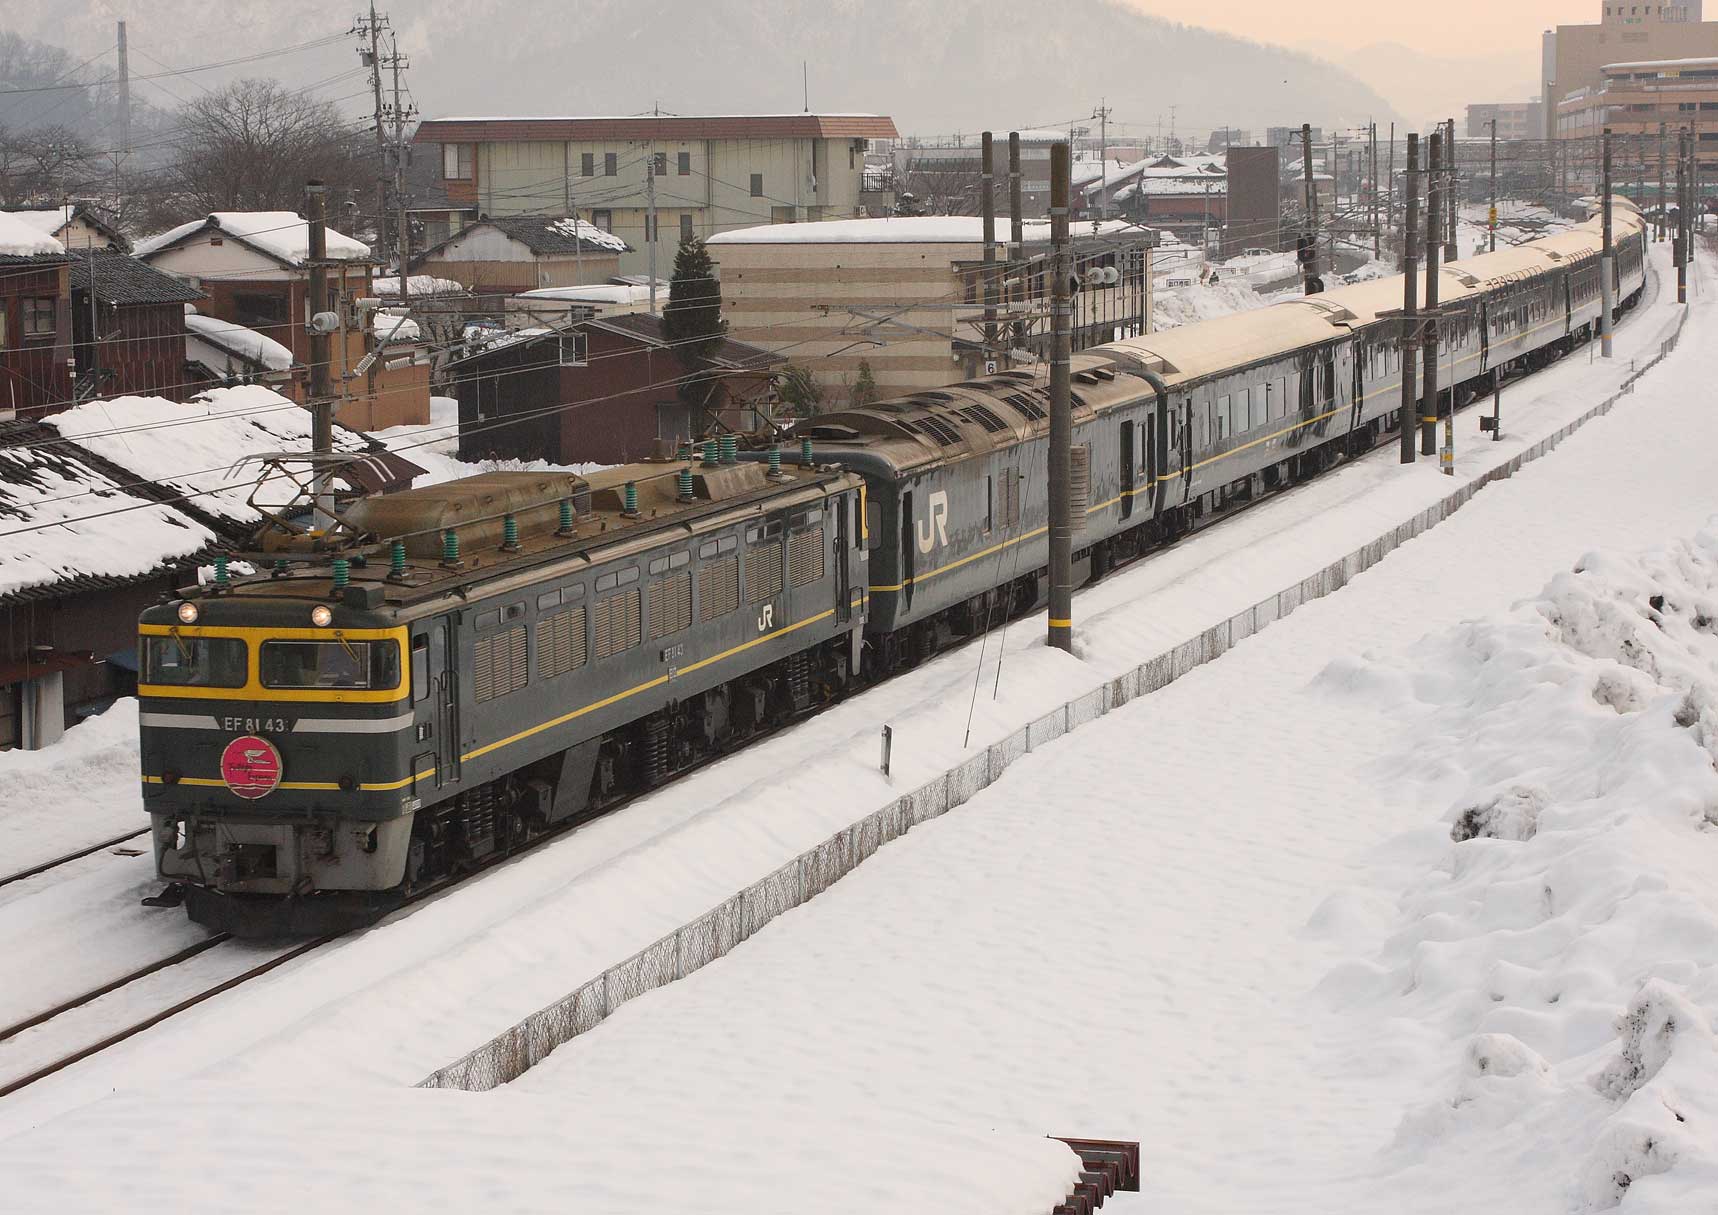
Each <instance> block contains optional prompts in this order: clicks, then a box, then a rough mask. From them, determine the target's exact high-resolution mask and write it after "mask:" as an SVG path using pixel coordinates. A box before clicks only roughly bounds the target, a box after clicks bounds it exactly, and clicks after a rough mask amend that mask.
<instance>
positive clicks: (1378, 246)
mask: <svg viewBox="0 0 1718 1215" xmlns="http://www.w3.org/2000/svg"><path fill="white" fill-rule="evenodd" d="M1371 142H1372V154H1371V162H1370V165H1369V166H1368V169H1367V175H1368V176H1369V177H1370V178H1371V179H1372V189H1371V190H1370V191H1369V192H1368V196H1367V197H1368V202H1369V205H1370V206H1371V208H1372V257H1373V260H1377V259H1378V258H1380V257H1383V256H1384V234H1383V233H1382V232H1381V231H1380V230H1379V228H1378V124H1377V123H1373V124H1372V126H1371Z"/></svg>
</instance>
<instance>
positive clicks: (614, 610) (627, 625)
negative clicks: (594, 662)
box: [592, 587, 639, 658]
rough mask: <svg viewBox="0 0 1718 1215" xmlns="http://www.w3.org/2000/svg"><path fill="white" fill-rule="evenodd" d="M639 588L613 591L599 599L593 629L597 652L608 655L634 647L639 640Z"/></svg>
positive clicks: (599, 654)
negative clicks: (617, 592)
mask: <svg viewBox="0 0 1718 1215" xmlns="http://www.w3.org/2000/svg"><path fill="white" fill-rule="evenodd" d="M638 606H639V594H638V588H637V587H634V588H633V589H632V590H630V591H622V592H621V593H620V594H618V595H610V596H609V597H608V598H607V599H600V600H598V601H597V603H596V605H595V607H594V608H593V609H592V610H593V612H594V613H595V618H594V621H593V623H594V626H595V627H594V628H593V630H592V631H593V632H594V633H595V634H596V656H597V657H598V658H607V657H609V656H610V655H611V654H619V653H622V652H623V651H625V650H630V649H632V647H633V646H635V645H637V644H638V630H639V623H638V615H639V613H638Z"/></svg>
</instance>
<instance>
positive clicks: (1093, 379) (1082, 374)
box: [1074, 371, 1098, 384]
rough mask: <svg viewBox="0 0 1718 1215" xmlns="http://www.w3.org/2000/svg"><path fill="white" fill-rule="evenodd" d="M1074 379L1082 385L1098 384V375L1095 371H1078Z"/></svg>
mask: <svg viewBox="0 0 1718 1215" xmlns="http://www.w3.org/2000/svg"><path fill="white" fill-rule="evenodd" d="M1074 379H1076V380H1078V381H1079V382H1080V383H1082V384H1096V383H1097V382H1098V373H1097V372H1095V371H1076V372H1075V373H1074Z"/></svg>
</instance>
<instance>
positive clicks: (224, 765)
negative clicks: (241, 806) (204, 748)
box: [221, 734, 281, 798]
mask: <svg viewBox="0 0 1718 1215" xmlns="http://www.w3.org/2000/svg"><path fill="white" fill-rule="evenodd" d="M280 769H281V764H280V752H279V751H277V750H275V746H274V744H273V743H271V742H269V741H268V739H266V738H258V737H257V736H256V735H254V734H245V735H242V736H240V737H238V738H235V739H233V741H232V742H230V743H228V744H227V747H226V750H224V751H222V752H221V779H222V780H224V781H226V782H227V788H229V789H231V790H232V791H233V792H234V793H236V794H238V795H239V796H240V797H243V798H258V797H266V796H268V795H269V794H270V793H273V792H274V791H275V789H276V788H278V787H279V785H280Z"/></svg>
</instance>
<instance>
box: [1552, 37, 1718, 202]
mask: <svg viewBox="0 0 1718 1215" xmlns="http://www.w3.org/2000/svg"><path fill="white" fill-rule="evenodd" d="M1600 73H1601V80H1602V83H1601V85H1600V87H1599V88H1597V89H1592V90H1587V89H1582V90H1580V91H1579V92H1578V93H1576V94H1575V95H1574V96H1572V97H1569V98H1566V99H1565V100H1563V101H1562V102H1561V103H1559V104H1558V106H1557V136H1558V138H1559V139H1562V140H1565V141H1577V140H1579V141H1584V142H1582V143H1579V144H1574V143H1571V144H1570V145H1569V149H1570V150H1569V154H1568V155H1567V156H1566V159H1567V160H1568V162H1569V170H1568V171H1569V172H1570V173H1572V174H1573V175H1574V180H1575V181H1577V182H1578V183H1579V184H1580V185H1581V186H1582V187H1583V188H1585V187H1586V186H1587V185H1588V184H1590V183H1591V182H1593V181H1594V180H1596V178H1595V177H1594V174H1595V173H1596V171H1597V164H1596V158H1595V156H1594V154H1593V149H1594V147H1595V144H1594V137H1595V136H1598V135H1600V134H1602V133H1603V131H1604V129H1605V128H1606V127H1609V128H1610V129H1611V162H1612V180H1613V181H1614V182H1616V183H1619V184H1620V185H1622V186H1624V187H1627V186H1628V185H1629V184H1630V183H1633V182H1639V181H1641V180H1643V178H1645V177H1647V176H1650V177H1651V179H1652V181H1653V182H1654V193H1656V182H1657V180H1658V129H1659V124H1661V123H1662V124H1664V126H1665V127H1666V128H1667V129H1668V131H1669V132H1670V134H1671V138H1672V140H1674V134H1675V132H1676V131H1678V130H1679V129H1681V128H1683V127H1687V128H1689V129H1690V130H1691V131H1692V132H1693V134H1694V140H1695V143H1694V147H1695V159H1696V161H1697V163H1698V168H1699V171H1700V174H1701V175H1702V176H1705V175H1707V174H1710V173H1712V172H1714V171H1718V56H1713V57H1711V58H1707V59H1671V60H1661V61H1657V62H1641V63H1612V64H1607V65H1605V66H1604V67H1603V68H1601V69H1600ZM1670 146H1671V155H1672V156H1674V155H1675V151H1674V148H1675V145H1674V142H1672V143H1671V145H1670ZM1673 163H1674V162H1673Z"/></svg>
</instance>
